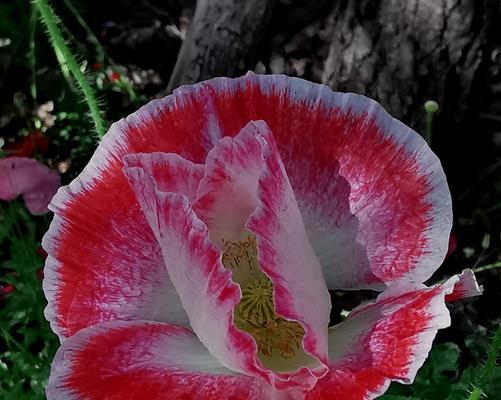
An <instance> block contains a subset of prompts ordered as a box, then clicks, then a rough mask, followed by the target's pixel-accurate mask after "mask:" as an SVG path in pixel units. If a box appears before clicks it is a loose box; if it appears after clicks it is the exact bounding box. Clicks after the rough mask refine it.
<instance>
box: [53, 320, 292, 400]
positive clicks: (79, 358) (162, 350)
mask: <svg viewBox="0 0 501 400" xmlns="http://www.w3.org/2000/svg"><path fill="white" fill-rule="evenodd" d="M46 394H47V399H48V400H101V399H107V400H122V399H128V400H144V399H148V400H163V399H169V400H196V399H204V400H268V399H273V396H274V390H273V389H272V387H271V386H269V385H268V384H266V382H264V381H262V380H260V379H256V378H252V377H248V376H245V375H238V374H235V373H234V372H232V371H230V370H228V369H227V368H225V367H224V366H223V365H221V364H220V363H219V362H218V360H217V359H215V358H214V357H212V356H211V355H210V354H209V352H208V351H207V349H206V348H205V347H204V346H203V345H202V343H200V341H199V340H198V339H197V338H196V336H195V335H193V333H192V332H190V331H189V330H187V329H186V328H182V327H179V326H175V325H168V324H163V323H157V322H147V321H128V322H127V321H110V322H104V323H101V324H98V325H94V326H92V327H88V328H85V329H82V330H81V331H79V332H78V333H77V334H75V335H74V336H72V337H71V338H69V339H67V340H66V341H65V342H64V343H63V345H62V346H61V347H60V348H59V350H58V352H57V354H56V356H55V359H54V362H53V365H52V370H51V375H50V379H49V383H48V385H47V389H46ZM283 399H284V400H285V397H284V398H283ZM289 399H290V398H289Z"/></svg>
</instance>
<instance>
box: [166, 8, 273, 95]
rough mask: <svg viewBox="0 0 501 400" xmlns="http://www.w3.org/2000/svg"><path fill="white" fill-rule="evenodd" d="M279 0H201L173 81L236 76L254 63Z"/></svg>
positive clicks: (174, 86)
mask: <svg viewBox="0 0 501 400" xmlns="http://www.w3.org/2000/svg"><path fill="white" fill-rule="evenodd" d="M275 3H276V1H275V0H253V1H249V0H218V1H212V0H199V1H198V3H197V8H196V10H195V15H194V17H193V21H192V22H191V25H190V29H189V31H188V34H187V36H186V39H185V40H184V42H183V45H182V46H181V50H180V52H179V55H178V59H177V61H176V65H175V67H174V71H173V73H172V76H171V78H170V81H169V85H168V91H169V92H170V91H172V90H173V89H174V88H176V87H177V86H179V85H182V84H189V83H194V82H198V81H201V80H204V79H208V78H212V77H214V76H220V75H225V76H235V75H239V74H241V73H242V72H245V71H246V70H247V69H248V68H249V65H251V67H253V65H252V62H253V61H254V60H255V54H256V50H257V48H258V47H259V45H260V44H261V41H262V38H263V37H264V35H265V33H266V31H267V25H268V21H269V19H270V17H271V14H272V11H273V8H274V6H275Z"/></svg>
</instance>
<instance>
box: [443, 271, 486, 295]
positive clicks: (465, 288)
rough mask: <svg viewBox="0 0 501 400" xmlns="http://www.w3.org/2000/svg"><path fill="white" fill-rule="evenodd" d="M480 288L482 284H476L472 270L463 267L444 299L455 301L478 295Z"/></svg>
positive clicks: (480, 292) (480, 291)
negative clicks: (451, 289)
mask: <svg viewBox="0 0 501 400" xmlns="http://www.w3.org/2000/svg"><path fill="white" fill-rule="evenodd" d="M482 290H483V289H482V286H480V285H479V284H478V282H477V279H476V278H475V273H474V272H473V270H471V269H465V270H464V271H463V272H462V273H461V274H460V275H459V280H458V281H457V282H456V284H455V285H454V290H453V291H452V293H450V294H448V295H447V296H445V301H456V300H462V299H466V298H469V297H475V296H480V295H481V294H482Z"/></svg>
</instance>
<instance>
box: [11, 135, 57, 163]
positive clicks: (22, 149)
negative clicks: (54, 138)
mask: <svg viewBox="0 0 501 400" xmlns="http://www.w3.org/2000/svg"><path fill="white" fill-rule="evenodd" d="M48 148H49V139H47V137H45V136H43V135H42V133H41V132H40V131H38V130H36V131H33V132H31V133H30V134H28V136H25V137H23V138H22V139H20V140H18V141H17V142H15V143H9V144H7V145H6V146H5V150H6V151H7V154H8V155H10V156H17V157H33V156H34V155H35V154H36V153H39V154H44V153H46V152H47V150H48Z"/></svg>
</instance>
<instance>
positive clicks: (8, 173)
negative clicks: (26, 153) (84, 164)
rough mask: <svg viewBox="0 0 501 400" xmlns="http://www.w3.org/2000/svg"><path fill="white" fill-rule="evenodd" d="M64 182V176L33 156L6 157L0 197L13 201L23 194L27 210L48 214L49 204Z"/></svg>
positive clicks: (1, 171)
mask: <svg viewBox="0 0 501 400" xmlns="http://www.w3.org/2000/svg"><path fill="white" fill-rule="evenodd" d="M60 185H61V178H60V177H59V174H58V173H57V172H56V171H53V170H51V169H50V168H48V167H46V166H45V165H43V164H40V163H39V162H38V161H36V160H34V159H32V158H25V157H7V158H3V159H0V199H1V200H7V201H10V200H14V199H15V198H16V197H18V196H22V197H23V200H24V202H25V204H26V207H27V208H28V210H29V211H30V212H31V213H32V214H34V215H38V214H45V213H46V212H48V211H49V210H48V209H47V205H48V204H49V202H50V200H51V199H52V197H53V196H54V194H55V193H56V191H57V188H58V187H59V186H60Z"/></svg>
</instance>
